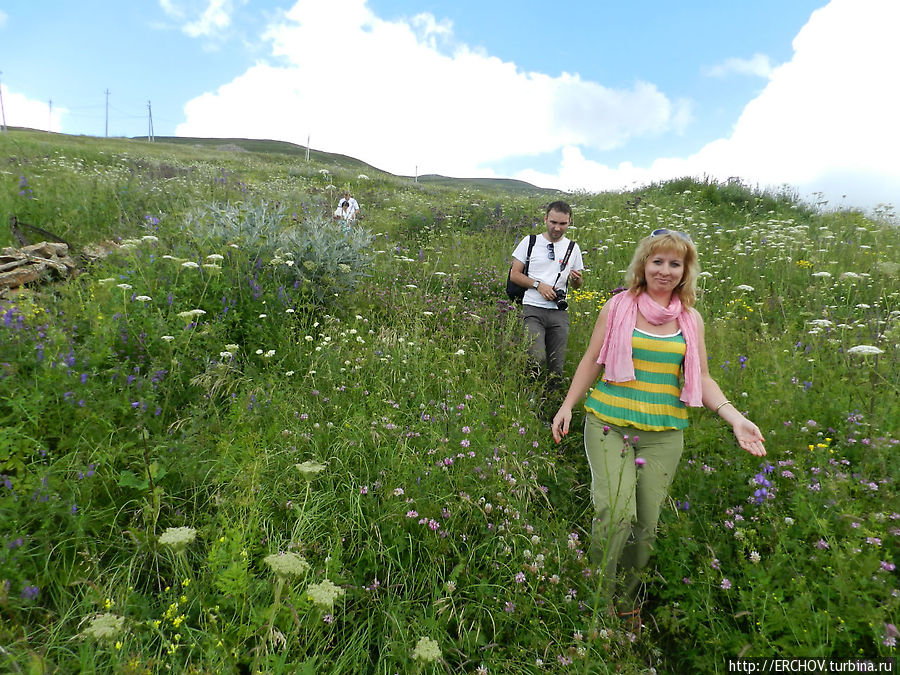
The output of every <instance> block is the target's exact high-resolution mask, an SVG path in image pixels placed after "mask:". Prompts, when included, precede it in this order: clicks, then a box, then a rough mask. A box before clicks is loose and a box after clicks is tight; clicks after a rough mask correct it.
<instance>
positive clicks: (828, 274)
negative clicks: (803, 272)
mask: <svg viewBox="0 0 900 675" xmlns="http://www.w3.org/2000/svg"><path fill="white" fill-rule="evenodd" d="M812 276H814V277H823V278H827V277H830V276H831V272H826V271H825V270H822V271H821V272H813V273H812Z"/></svg>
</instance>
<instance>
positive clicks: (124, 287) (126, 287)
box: [116, 284, 131, 291]
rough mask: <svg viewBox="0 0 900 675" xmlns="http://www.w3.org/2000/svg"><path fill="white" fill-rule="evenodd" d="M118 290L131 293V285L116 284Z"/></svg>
mask: <svg viewBox="0 0 900 675" xmlns="http://www.w3.org/2000/svg"><path fill="white" fill-rule="evenodd" d="M116 288H121V289H122V290H123V291H130V290H131V284H116Z"/></svg>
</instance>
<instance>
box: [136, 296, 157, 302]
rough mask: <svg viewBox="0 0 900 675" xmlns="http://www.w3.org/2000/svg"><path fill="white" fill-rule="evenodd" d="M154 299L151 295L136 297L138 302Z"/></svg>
mask: <svg viewBox="0 0 900 675" xmlns="http://www.w3.org/2000/svg"><path fill="white" fill-rule="evenodd" d="M152 299H153V298H151V297H150V296H149V295H139V296H137V297H136V298H135V300H136V301H137V302H150V301H151V300H152Z"/></svg>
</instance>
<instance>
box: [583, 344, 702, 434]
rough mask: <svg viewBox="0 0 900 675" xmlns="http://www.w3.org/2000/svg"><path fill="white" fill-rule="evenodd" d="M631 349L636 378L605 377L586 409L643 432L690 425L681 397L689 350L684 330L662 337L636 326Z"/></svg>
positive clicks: (619, 424)
mask: <svg viewBox="0 0 900 675" xmlns="http://www.w3.org/2000/svg"><path fill="white" fill-rule="evenodd" d="M631 350H632V360H633V361H634V376H635V378H636V379H634V380H632V381H630V382H607V381H606V380H604V379H603V378H602V376H601V378H600V380H599V381H598V382H597V384H596V386H595V387H594V388H593V389H592V390H591V393H590V394H588V397H587V401H585V404H584V407H585V409H586V410H589V411H591V412H592V413H594V414H595V415H596V416H597V417H599V418H600V419H601V420H603V421H604V422H608V423H610V424H615V425H617V426H623V427H634V428H635V429H641V430H643V431H662V430H664V429H684V428H686V427H687V426H688V415H687V408H686V406H685V405H684V403H682V402H681V401H680V400H679V398H678V397H679V396H681V383H680V381H679V377H680V375H681V366H682V364H683V363H684V354H685V351H686V344H685V341H684V337H683V336H682V335H681V331H679V332H678V333H676V334H675V335H666V336H660V335H651V334H650V333H645V332H643V331H641V330H638V329H637V328H635V329H634V332H633V333H632V336H631Z"/></svg>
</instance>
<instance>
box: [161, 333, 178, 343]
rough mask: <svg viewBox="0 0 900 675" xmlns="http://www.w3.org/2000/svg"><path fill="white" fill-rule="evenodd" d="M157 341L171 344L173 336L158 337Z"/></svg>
mask: <svg viewBox="0 0 900 675" xmlns="http://www.w3.org/2000/svg"><path fill="white" fill-rule="evenodd" d="M159 339H160V340H165V341H166V342H171V341H172V340H174V339H175V336H174V335H163V336H162V337H160V338H159Z"/></svg>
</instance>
